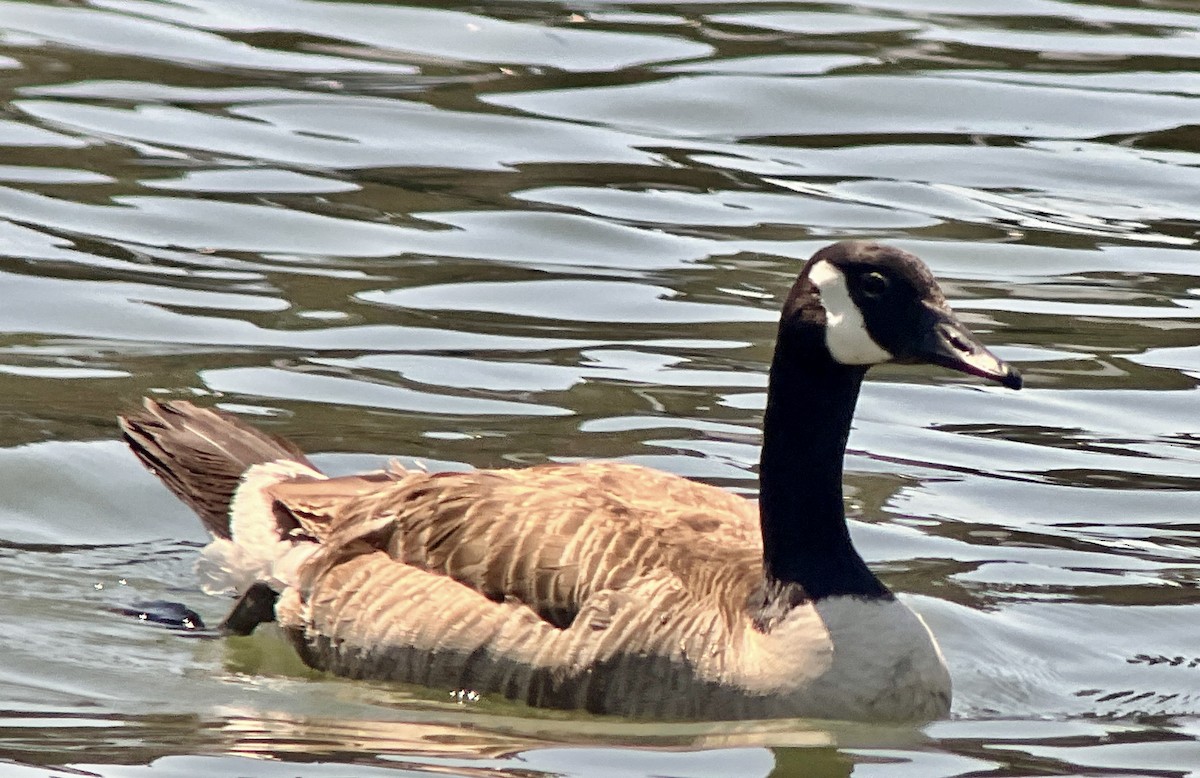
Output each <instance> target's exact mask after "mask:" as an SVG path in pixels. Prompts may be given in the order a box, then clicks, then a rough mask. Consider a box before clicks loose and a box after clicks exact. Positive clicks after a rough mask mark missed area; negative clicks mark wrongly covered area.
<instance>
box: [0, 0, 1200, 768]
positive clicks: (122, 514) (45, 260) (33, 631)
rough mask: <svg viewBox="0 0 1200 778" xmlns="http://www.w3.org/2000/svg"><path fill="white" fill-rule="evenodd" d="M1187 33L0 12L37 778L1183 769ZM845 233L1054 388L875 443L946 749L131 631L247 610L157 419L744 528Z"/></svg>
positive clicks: (1199, 186)
mask: <svg viewBox="0 0 1200 778" xmlns="http://www.w3.org/2000/svg"><path fill="white" fill-rule="evenodd" d="M1198 35H1200V14H1197V13H1196V11H1195V9H1194V7H1193V4H1190V3H1185V2H1182V1H1179V0H1132V1H1131V2H1122V3H1112V4H1105V3H1101V2H1074V3H1068V2H1062V1H1060V0H1017V1H1016V2H1009V3H1006V4H1004V6H1003V7H1002V8H1001V7H997V6H994V5H991V4H986V3H974V4H972V3H959V2H950V1H948V0H867V1H866V2H855V3H837V2H834V3H820V4H816V3H809V2H805V1H804V0H797V1H796V2H790V3H760V2H738V3H732V2H721V1H720V0H714V1H713V2H708V1H705V0H697V1H695V2H684V3H653V4H644V3H640V2H627V3H621V4H610V3H607V2H605V1H604V0H599V1H598V2H593V3H590V4H587V5H586V6H580V7H573V6H561V5H555V4H547V3H539V2H514V3H509V4H506V5H503V6H500V5H486V4H485V5H482V6H461V7H438V6H437V5H436V4H435V5H430V6H428V7H425V6H419V5H408V6H405V5H402V4H397V3H389V2H380V3H356V2H336V3H335V2H328V1H327V0H261V1H260V2H254V3H249V4H247V3H241V2H232V1H231V0H186V1H185V2H176V3H152V2H143V0H91V2H80V3H74V4H54V3H50V2H41V1H40V0H20V1H18V0H5V1H4V2H0V75H2V76H3V84H2V86H0V90H2V94H3V98H4V104H5V106H6V107H7V109H8V110H7V111H6V112H5V114H4V115H3V116H2V117H0V148H2V149H3V152H4V157H3V159H2V160H0V163H2V164H0V247H3V249H2V251H0V284H2V286H3V289H4V291H5V294H4V296H3V302H2V303H0V396H2V397H3V398H4V400H3V402H2V403H0V420H2V422H3V423H2V424H0V486H2V493H3V495H4V497H3V500H0V586H2V587H3V588H4V590H5V591H6V592H7V593H8V595H9V596H6V597H5V598H3V599H2V600H0V622H2V623H3V624H4V629H3V630H0V656H3V657H4V661H3V662H2V663H0V760H4V762H5V763H4V765H3V769H4V771H5V773H6V774H8V773H9V772H11V773H12V774H14V775H39V776H44V775H47V774H52V775H68V774H79V771H83V772H85V773H90V774H100V775H122V776H125V775H142V774H155V775H163V774H168V775H171V774H179V775H193V774H197V773H204V774H207V773H222V774H224V773H237V774H249V775H254V776H272V775H281V776H282V775H294V774H296V773H297V772H298V771H299V770H300V768H298V767H297V766H296V763H300V762H304V763H305V765H304V767H303V772H304V773H305V774H311V775H345V774H346V771H347V770H348V769H349V770H351V771H352V772H353V773H354V774H356V775H358V774H374V773H379V774H383V771H386V773H387V774H389V775H392V774H396V773H397V772H399V773H401V774H404V773H409V774H414V775H416V774H429V773H437V774H453V775H500V774H504V775H511V774H512V773H513V772H514V771H521V772H522V773H523V774H527V775H539V774H544V775H572V776H573V775H578V776H589V778H590V777H592V776H598V775H604V776H610V775H630V776H644V775H679V776H716V775H721V776H724V775H732V774H737V775H759V776H790V775H806V776H809V775H828V776H844V775H849V774H851V773H853V774H854V775H856V776H863V775H898V774H907V775H920V776H955V775H966V774H969V775H994V776H1007V775H1028V774H1043V775H1072V774H1078V773H1087V774H1090V775H1127V774H1131V773H1132V774H1138V775H1143V774H1151V775H1162V776H1180V775H1188V774H1194V771H1195V769H1196V765H1197V764H1200V728H1198V725H1197V721H1198V720H1200V651H1198V650H1197V646H1200V611H1198V610H1197V596H1196V588H1197V585H1196V582H1197V571H1198V568H1200V564H1198V562H1197V559H1198V557H1197V546H1198V544H1200V523H1198V522H1197V519H1196V515H1195V513H1196V506H1197V505H1200V501H1198V500H1197V492H1198V491H1200V446H1198V441H1200V422H1197V419H1200V414H1198V413H1197V407H1198V400H1197V394H1196V392H1197V379H1198V377H1200V345H1198V344H1200V314H1198V312H1200V271H1198V270H1197V262H1196V259H1197V253H1196V241H1197V222H1196V192H1197V191H1200V156H1198V155H1200V144H1198V143H1197V137H1200V136H1197V134H1196V132H1195V124H1196V119H1195V117H1196V116H1197V115H1200V114H1198V113H1197V109H1198V104H1197V99H1198V98H1200V80H1198V78H1197V76H1196V74H1195V70H1196V65H1197V59H1198V58H1200V47H1197V46H1196V38H1197V36H1198ZM843 237H871V238H879V239H885V240H888V241H890V242H894V243H897V244H899V245H901V246H903V247H904V248H907V249H909V250H912V251H914V252H916V253H918V254H920V255H921V256H922V257H924V258H925V259H926V260H928V261H929V263H930V264H931V265H932V266H933V268H934V269H935V271H936V272H937V274H938V275H939V277H940V278H941V279H942V280H943V282H944V285H945V287H946V289H947V290H948V292H949V294H950V295H951V297H952V298H953V300H954V303H955V306H956V307H957V308H958V309H959V310H960V311H962V312H963V318H964V319H965V320H966V321H967V322H968V324H969V325H970V326H971V327H972V328H973V329H976V330H977V331H981V332H983V333H984V334H985V337H986V339H987V340H988V342H989V343H991V344H996V345H997V349H996V350H997V352H998V353H999V354H1000V355H1001V356H1002V357H1004V358H1005V359H1008V360H1011V361H1014V362H1016V363H1018V364H1019V365H1020V367H1021V369H1022V371H1023V372H1024V373H1025V375H1026V377H1027V379H1028V384H1027V386H1028V388H1027V390H1026V391H1024V392H1021V393H1019V394H1011V393H1004V392H1003V391H994V390H991V389H988V388H983V387H979V386H975V385H971V384H968V383H965V382H962V381H959V380H958V379H956V378H954V377H951V376H946V375H927V374H925V373H921V372H915V371H911V370H908V369H906V368H901V367H888V368H885V369H880V370H877V371H876V372H875V373H874V374H873V376H874V379H875V380H873V381H872V382H870V383H869V384H868V386H867V387H866V388H865V390H864V395H863V402H862V405H861V409H860V413H859V417H858V419H857V420H856V425H855V430H854V434H853V436H852V439H851V444H850V447H851V452H850V457H849V460H848V463H847V471H848V473H847V480H848V498H849V500H850V503H851V510H852V513H853V515H854V516H855V517H856V521H855V522H854V526H853V531H854V533H855V536H856V538H857V540H858V542H859V544H860V546H861V548H862V549H863V551H864V554H865V556H866V557H867V558H868V560H869V561H870V562H871V563H872V564H873V565H874V566H875V567H876V568H877V569H878V570H880V572H881V574H882V576H883V577H884V578H885V580H886V581H887V582H888V583H889V584H890V585H892V586H893V587H894V588H896V589H897V590H898V591H901V592H904V593H905V594H904V596H905V597H907V598H908V601H909V602H911V603H912V604H913V605H914V607H916V608H917V609H918V610H920V611H921V612H922V613H923V614H924V616H925V617H926V619H927V620H928V621H929V623H930V625H931V626H932V628H933V629H934V631H935V632H936V633H937V634H938V636H939V638H940V640H941V642H942V645H943V647H944V649H945V651H946V654H947V659H948V661H949V663H950V665H951V668H952V673H953V676H954V681H955V687H956V697H955V708H954V718H953V719H952V720H950V721H946V722H940V723H937V724H934V725H932V726H929V727H926V728H924V729H923V730H920V731H912V730H892V729H886V728H878V727H845V726H841V725H833V724H829V723H820V722H817V723H813V722H765V723H750V724H746V725H744V726H742V725H738V726H731V725H728V724H722V725H719V726H718V725H712V726H707V727H706V726H705V725H695V726H691V725H689V726H688V727H683V726H676V725H670V724H650V723H630V722H621V721H617V720H603V719H594V718H590V717H580V716H572V715H562V714H558V715H549V714H545V713H543V712H538V711H531V710H528V709H525V708H521V707H519V706H514V705H510V704H507V703H502V702H497V701H493V700H481V701H474V702H472V701H463V702H460V701H458V700H456V699H454V698H451V697H448V696H446V694H447V693H448V692H451V691H455V690H422V689H404V688H394V687H384V686H375V685H370V684H356V683H350V682H346V681H339V680H333V679H329V678H327V677H324V676H321V675H319V674H316V673H313V672H312V671H309V670H307V669H306V668H304V667H302V666H301V665H300V664H299V662H298V661H297V659H296V657H295V655H294V654H293V653H292V652H291V651H290V650H289V649H288V648H287V646H286V645H285V644H283V643H282V642H281V641H280V640H279V639H278V638H276V637H273V636H272V635H270V634H264V635H257V636H255V637H253V638H250V639H245V640H213V639H208V637H206V636H205V635H203V634H185V633H181V632H178V631H171V630H168V629H165V628H162V627H156V626H154V625H152V624H146V623H142V622H141V621H139V620H137V619H134V618H126V617H121V616H118V615H116V613H114V610H116V611H120V610H122V609H128V608H129V607H131V605H132V604H133V603H137V602H139V601H148V600H164V601H169V602H179V603H182V604H184V605H186V606H187V607H190V608H192V609H194V610H196V611H198V612H199V614H200V615H201V617H203V619H205V620H206V621H207V622H209V623H215V622H216V621H218V620H219V619H220V618H221V616H222V615H223V611H224V609H225V607H226V605H227V604H226V603H225V602H223V601H218V600H215V599H213V598H208V597H205V596H203V595H202V594H200V593H199V591H198V588H197V585H196V581H195V578H194V576H193V575H192V572H191V569H190V568H191V563H192V560H193V559H194V558H195V553H196V546H197V544H198V543H200V542H201V541H202V540H203V535H202V533H201V531H200V528H199V526H198V523H197V522H196V521H195V520H194V519H193V518H192V517H191V516H190V515H188V514H187V512H186V510H185V509H184V508H183V507H182V506H180V505H178V504H177V503H175V502H174V501H173V499H172V498H170V496H169V495H167V494H165V493H164V490H162V489H161V488H160V487H159V486H158V485H157V484H156V483H155V482H154V481H153V480H152V479H151V478H150V477H149V476H147V475H146V474H144V473H143V472H141V470H140V468H139V467H138V466H137V464H136V463H135V462H134V461H133V460H132V458H131V457H130V456H128V454H127V453H126V452H125V451H124V450H123V449H122V447H121V446H120V445H119V444H117V443H116V442H115V430H114V424H113V418H114V416H115V414H116V413H117V412H118V411H120V410H123V409H127V408H129V407H131V406H132V405H133V403H135V402H136V400H137V398H138V397H140V396H141V395H142V394H145V393H150V394H155V395H161V396H166V397H192V396H200V398H201V401H202V402H212V403H217V402H219V403H221V404H222V405H223V406H224V407H227V408H230V409H234V410H237V411H238V412H240V413H244V414H247V415H251V416H253V417H255V421H256V422H258V423H261V424H263V425H264V426H267V427H269V428H271V429H273V430H276V431H278V432H281V433H284V434H287V435H288V436H289V437H292V438H293V439H295V440H296V441H297V442H298V443H300V444H301V445H302V446H303V447H304V448H306V449H308V450H311V451H316V452H321V453H320V454H319V455H318V456H317V457H316V459H317V460H318V462H319V463H320V464H321V465H322V466H324V467H326V468H327V469H329V470H331V471H334V472H347V471H351V470H354V469H362V468H371V467H377V466H379V464H380V463H381V458H382V457H384V456H397V457H400V458H402V459H403V460H405V461H409V462H412V461H416V460H419V461H420V462H422V463H423V464H424V465H425V466H428V467H431V468H436V469H443V468H461V467H469V466H478V467H487V466H505V465H522V464H529V463H536V462H543V461H556V460H564V459H571V458H575V457H613V458H622V459H626V460H629V461H636V462H642V463H645V464H650V465H653V466H656V467H662V468H665V469H668V470H672V471H674V472H678V473H682V474H685V475H689V476H693V477H698V478H704V479H706V480H709V481H711V482H714V483H718V484H720V485H722V486H725V487H727V488H730V489H734V490H737V491H740V492H743V493H746V494H753V491H754V489H755V480H754V467H755V462H756V459H757V445H758V441H759V435H758V430H759V424H760V420H759V417H760V414H761V411H762V406H763V402H764V395H763V388H764V386H765V375H766V367H767V364H768V361H769V358H770V348H771V338H772V335H773V333H772V322H773V321H774V318H775V312H776V310H777V307H778V304H779V299H780V295H781V294H782V293H783V291H784V290H785V289H786V288H787V286H788V284H789V283H790V280H791V278H792V277H794V275H795V272H796V270H797V268H798V266H799V263H800V262H801V261H803V260H804V259H806V258H807V257H808V256H809V255H810V254H811V253H812V252H813V251H814V250H815V249H816V248H818V247H820V246H821V245H823V244H825V243H827V242H830V241H832V240H835V239H839V238H843ZM264 757H268V758H267V759H264Z"/></svg>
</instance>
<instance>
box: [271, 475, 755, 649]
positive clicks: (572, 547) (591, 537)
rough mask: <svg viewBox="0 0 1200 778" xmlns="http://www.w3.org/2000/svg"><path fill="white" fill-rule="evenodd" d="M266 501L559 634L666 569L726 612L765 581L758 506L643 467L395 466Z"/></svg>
mask: <svg viewBox="0 0 1200 778" xmlns="http://www.w3.org/2000/svg"><path fill="white" fill-rule="evenodd" d="M271 495H272V497H273V498H274V499H275V501H276V504H277V506H278V507H279V508H282V509H284V510H286V511H287V512H289V513H291V514H292V516H294V518H295V519H296V521H297V522H298V523H299V524H300V525H301V527H302V528H303V529H304V530H305V531H306V532H309V533H311V534H312V535H314V536H315V537H317V538H319V539H320V540H321V541H322V544H323V545H324V546H326V548H327V549H328V551H330V552H332V551H333V549H340V550H341V551H340V552H335V553H339V554H340V553H344V555H345V558H347V559H349V558H351V557H353V556H356V555H359V554H362V553H369V552H371V551H375V550H383V551H386V553H387V554H388V555H389V556H390V558H392V559H394V560H396V561H398V562H402V563H404V564H406V565H411V566H413V567H415V568H418V569H421V570H425V571H428V572H432V573H437V574H440V575H443V576H446V577H448V578H451V579H453V580H455V581H458V582H459V583H461V584H463V585H465V586H468V587H470V588H471V589H473V590H475V591H477V592H479V593H480V594H483V595H484V596H485V597H487V598H488V599H490V600H492V601H494V602H497V603H501V602H505V601H506V600H517V601H519V602H521V603H523V604H525V605H527V606H528V607H529V608H531V609H532V610H533V611H534V612H535V613H536V614H537V615H538V616H539V617H541V618H542V619H543V620H545V621H546V622H548V623H550V624H551V625H554V626H556V627H560V628H563V627H567V626H569V625H570V624H571V623H572V622H573V621H574V620H575V618H576V616H577V615H578V614H579V612H580V610H581V608H582V607H583V606H584V603H585V602H586V601H587V600H588V598H589V597H591V596H593V595H595V594H596V593H598V592H601V591H613V590H620V589H621V588H622V587H623V586H625V585H626V584H628V583H629V582H630V581H631V580H633V579H635V578H639V577H642V576H645V575H647V574H650V573H656V572H662V571H668V572H670V573H671V574H673V575H674V576H675V577H676V578H678V580H679V582H680V584H681V585H682V586H683V587H684V589H685V590H687V591H689V592H691V593H692V595H693V596H694V597H695V598H696V599H698V600H710V595H717V594H724V595H725V596H722V597H713V598H711V599H712V600H714V601H716V602H720V603H722V607H725V608H728V607H731V606H729V603H744V602H745V597H746V596H748V594H749V591H750V589H751V588H752V587H753V585H754V584H755V583H757V581H758V579H759V575H760V567H759V562H758V560H759V558H760V555H761V540H760V536H759V531H758V518H757V511H756V510H755V507H754V505H753V504H752V503H750V502H748V501H747V500H745V499H743V498H741V497H738V496H736V495H733V494H730V493H728V492H726V491H724V490H722V489H718V488H716V487H712V486H707V485H705V484H700V483H696V482H694V481H689V480H687V479H684V478H680V477H678V476H673V475H670V474H667V473H661V472H658V471H654V470H650V469H647V468H643V467H639V466H636V465H627V464H619V463H604V462H591V463H586V464H579V465H546V466H541V467H533V468H526V469H522V470H488V471H473V472H466V473H437V474H427V473H421V472H411V471H395V472H389V473H387V474H378V475H372V476H367V477H363V476H352V477H347V478H334V479H329V480H326V481H307V482H287V483H283V484H280V485H278V486H275V487H272V489H271ZM731 589H732V590H733V591H730V590H731ZM729 595H733V596H732V597H731V596H729ZM728 615H729V616H731V617H732V616H733V614H732V613H731V614H728Z"/></svg>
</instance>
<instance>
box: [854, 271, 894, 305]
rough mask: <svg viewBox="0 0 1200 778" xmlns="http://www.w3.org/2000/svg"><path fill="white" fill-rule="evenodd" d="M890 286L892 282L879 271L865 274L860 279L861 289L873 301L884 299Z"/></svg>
mask: <svg viewBox="0 0 1200 778" xmlns="http://www.w3.org/2000/svg"><path fill="white" fill-rule="evenodd" d="M890 285H891V281H889V280H888V277H887V276H885V275H884V274H883V273H880V272H879V271H877V270H873V271H871V272H870V273H863V274H862V276H861V277H859V279H858V286H859V289H861V290H862V293H863V294H864V295H866V296H867V297H870V298H871V299H872V300H877V299H879V298H880V297H883V295H884V294H885V293H886V292H887V290H888V286H890Z"/></svg>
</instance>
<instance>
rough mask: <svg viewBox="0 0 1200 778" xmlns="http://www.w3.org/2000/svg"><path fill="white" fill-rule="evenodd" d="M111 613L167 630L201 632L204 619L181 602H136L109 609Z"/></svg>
mask: <svg viewBox="0 0 1200 778" xmlns="http://www.w3.org/2000/svg"><path fill="white" fill-rule="evenodd" d="M109 610H111V611H112V612H113V613H119V614H121V615H122V616H132V617H133V618H136V619H138V620H139V621H145V622H149V623H151V624H158V625H161V626H164V627H167V628H168V629H179V630H187V631H189V632H190V631H192V630H202V629H204V619H202V618H200V614H199V613H196V611H194V610H192V609H191V608H189V607H187V606H186V605H184V604H183V603H181V602H172V601H171V600H137V601H135V602H132V603H130V604H129V605H117V606H114V607H112V608H109Z"/></svg>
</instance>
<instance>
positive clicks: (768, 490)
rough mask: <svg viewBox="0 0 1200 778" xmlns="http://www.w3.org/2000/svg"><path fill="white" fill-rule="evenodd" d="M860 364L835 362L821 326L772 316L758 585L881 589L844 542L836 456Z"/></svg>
mask: <svg viewBox="0 0 1200 778" xmlns="http://www.w3.org/2000/svg"><path fill="white" fill-rule="evenodd" d="M865 374H866V368H865V367H856V366H846V365H842V364H839V363H837V362H835V361H834V360H833V358H832V357H831V356H830V355H829V351H828V349H826V348H825V344H824V329H823V327H817V326H812V325H808V324H801V323H799V322H796V321H794V320H793V321H792V322H791V323H790V324H789V323H787V321H786V318H785V322H784V324H781V326H780V331H779V340H778V342H777V343H776V346H775V358H774V361H773V362H772V364H771V380H770V386H769V389H768V390H767V411H766V416H765V419H764V423H763V447H762V459H761V460H760V463H759V479H760V489H761V493H760V496H759V514H760V520H761V522H762V535H763V570H764V573H765V576H766V584H767V590H768V591H772V590H773V591H780V590H781V589H783V588H787V585H788V584H798V585H799V586H800V587H802V588H803V590H804V595H805V597H806V598H807V599H811V600H818V599H821V598H823V597H828V596H831V595H837V594H844V595H856V596H860V597H890V596H891V593H890V592H889V591H888V589H887V587H885V586H884V585H883V583H882V582H880V580H879V579H878V578H876V577H875V575H874V574H873V573H872V572H871V571H870V569H869V568H868V567H867V565H866V563H865V562H863V560H862V557H860V556H859V555H858V552H857V551H856V550H855V549H854V546H853V545H852V543H851V542H850V532H849V530H848V528H847V527H846V513H845V507H844V505H843V503H842V459H843V457H844V456H845V453H846V439H847V438H848V437H849V435H850V421H851V419H852V417H853V416H854V406H855V403H856V402H857V401H858V390H859V388H860V387H861V385H862V380H863V376H864V375H865Z"/></svg>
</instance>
